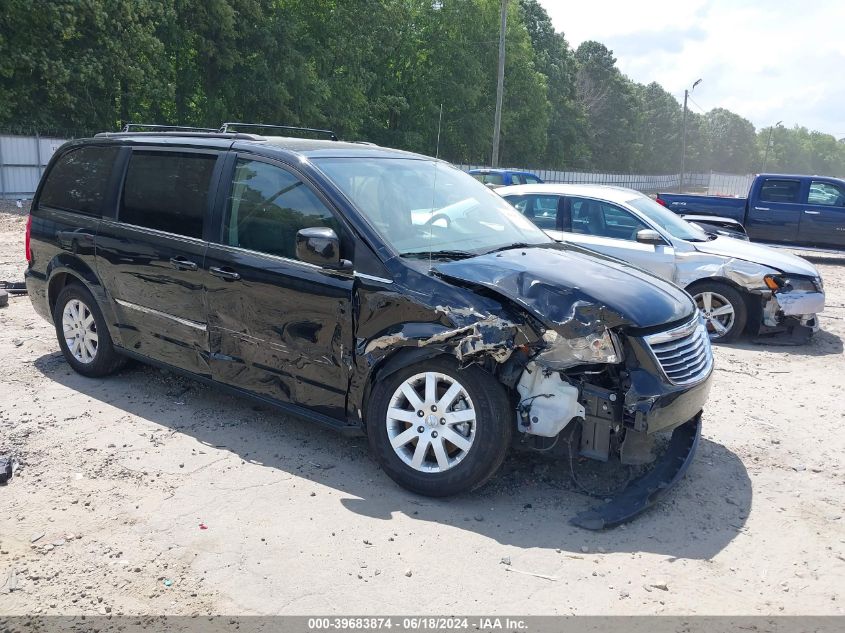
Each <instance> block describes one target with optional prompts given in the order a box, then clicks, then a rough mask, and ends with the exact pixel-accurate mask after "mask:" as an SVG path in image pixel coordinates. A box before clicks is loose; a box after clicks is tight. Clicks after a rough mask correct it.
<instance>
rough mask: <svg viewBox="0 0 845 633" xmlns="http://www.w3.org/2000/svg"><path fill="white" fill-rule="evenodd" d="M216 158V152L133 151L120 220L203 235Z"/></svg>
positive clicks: (148, 226) (122, 199)
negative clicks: (209, 189) (204, 218)
mask: <svg viewBox="0 0 845 633" xmlns="http://www.w3.org/2000/svg"><path fill="white" fill-rule="evenodd" d="M216 160H217V156H216V155H214V154H195V153H180V152H146V151H142V152H133V154H132V158H131V159H130V160H129V169H128V170H127V172H126V184H125V185H124V187H123V196H122V198H121V203H120V212H119V214H118V219H120V221H121V222H126V223H128V224H134V225H137V226H143V227H146V228H150V229H156V230H159V231H166V232H168V233H175V234H177V235H185V236H187V237H202V226H203V217H204V215H205V211H206V208H207V207H208V199H209V196H208V188H209V185H210V183H211V174H212V172H213V171H214V163H215V161H216Z"/></svg>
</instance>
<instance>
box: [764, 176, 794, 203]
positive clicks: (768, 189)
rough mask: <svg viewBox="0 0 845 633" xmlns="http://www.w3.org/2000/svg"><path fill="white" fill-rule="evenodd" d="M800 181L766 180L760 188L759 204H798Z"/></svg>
mask: <svg viewBox="0 0 845 633" xmlns="http://www.w3.org/2000/svg"><path fill="white" fill-rule="evenodd" d="M800 194H801V181H799V180H779V179H776V178H767V179H766V180H764V181H763V184H762V185H761V186H760V202H798V197H799V195H800Z"/></svg>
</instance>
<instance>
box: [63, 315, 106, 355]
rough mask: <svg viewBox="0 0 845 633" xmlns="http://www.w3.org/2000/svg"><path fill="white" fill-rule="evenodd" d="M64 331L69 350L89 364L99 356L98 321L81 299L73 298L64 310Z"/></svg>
mask: <svg viewBox="0 0 845 633" xmlns="http://www.w3.org/2000/svg"><path fill="white" fill-rule="evenodd" d="M62 333H63V336H64V339H65V343H66V344H67V348H68V351H70V353H71V354H72V355H73V357H74V358H75V359H76V360H77V361H79V362H80V363H82V364H84V365H87V364H89V363H93V362H94V360H95V359H96V358H97V346H98V345H99V336H98V335H97V323H96V321H95V320H94V315H93V314H92V313H91V309H90V308H89V307H88V306H87V305H85V304H84V303H83V302H82V301H80V300H79V299H71V300H70V301H68V302H67V303H66V304H65V308H64V310H63V311H62Z"/></svg>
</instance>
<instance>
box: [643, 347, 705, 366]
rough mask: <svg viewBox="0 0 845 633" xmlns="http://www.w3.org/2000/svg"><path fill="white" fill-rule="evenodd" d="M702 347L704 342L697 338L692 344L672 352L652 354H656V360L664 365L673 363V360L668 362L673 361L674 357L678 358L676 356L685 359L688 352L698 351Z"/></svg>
mask: <svg viewBox="0 0 845 633" xmlns="http://www.w3.org/2000/svg"><path fill="white" fill-rule="evenodd" d="M702 347H704V342H703V341H701V340H697V341H695V342H693V343H692V344H690V345H688V346H687V347H685V348H683V349H681V350H678V351H677V352H676V353H674V354H664V353H662V352H655V354H654V355H655V356H657V358H658V360H659V361H660V364H661V365H663V366H664V367H665V366H666V365H667V364H668V365H672V364H674V362H670V361H675V359H678V358H680V359H685V358H687V357H688V356H689V355H690V354H698V353H700V352H701V348H702ZM652 351H654V350H652Z"/></svg>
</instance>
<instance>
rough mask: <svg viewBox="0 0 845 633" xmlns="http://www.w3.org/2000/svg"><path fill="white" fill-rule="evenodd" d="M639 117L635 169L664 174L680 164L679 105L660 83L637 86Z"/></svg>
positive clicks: (673, 170) (680, 129) (680, 115)
mask: <svg viewBox="0 0 845 633" xmlns="http://www.w3.org/2000/svg"><path fill="white" fill-rule="evenodd" d="M636 96H637V101H638V107H637V111H638V113H639V120H638V124H637V131H638V134H639V147H640V151H639V156H638V159H637V165H638V168H637V170H638V171H641V172H643V173H650V174H666V173H672V172H675V171H678V170H679V167H680V163H681V131H682V120H681V119H682V111H681V106H680V104H679V103H678V102H677V101H676V100H675V97H673V96H672V95H671V94H670V93H668V92H666V90H664V89H663V88H662V87H661V86H660V84H658V83H656V82H652V83H650V84H648V85H647V86H643V85H641V84H638V85H637V86H636Z"/></svg>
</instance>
